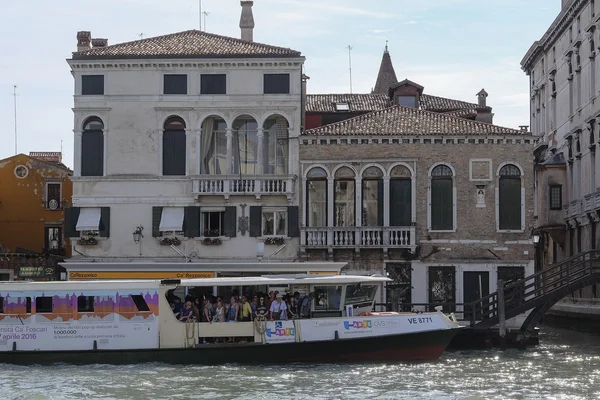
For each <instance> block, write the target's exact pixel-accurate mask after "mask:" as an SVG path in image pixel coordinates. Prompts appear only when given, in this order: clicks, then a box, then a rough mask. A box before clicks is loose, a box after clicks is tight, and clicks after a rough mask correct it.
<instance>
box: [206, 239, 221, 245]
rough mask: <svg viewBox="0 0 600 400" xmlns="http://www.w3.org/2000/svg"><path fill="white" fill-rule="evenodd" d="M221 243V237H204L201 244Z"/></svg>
mask: <svg viewBox="0 0 600 400" xmlns="http://www.w3.org/2000/svg"><path fill="white" fill-rule="evenodd" d="M221 243H222V241H221V238H219V237H213V238H209V237H207V238H204V240H203V241H202V244H204V245H206V246H218V245H220V244H221Z"/></svg>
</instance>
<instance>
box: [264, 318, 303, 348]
mask: <svg viewBox="0 0 600 400" xmlns="http://www.w3.org/2000/svg"><path fill="white" fill-rule="evenodd" d="M265 339H266V342H267V343H290V342H295V341H296V328H295V327H294V321H267V330H266V331H265Z"/></svg>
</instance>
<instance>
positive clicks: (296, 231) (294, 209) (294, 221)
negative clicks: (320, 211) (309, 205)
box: [287, 206, 300, 238]
mask: <svg viewBox="0 0 600 400" xmlns="http://www.w3.org/2000/svg"><path fill="white" fill-rule="evenodd" d="M287 214H288V215H287V217H288V236H289V237H293V238H294V237H298V236H300V227H299V225H298V206H289V207H288V208H287Z"/></svg>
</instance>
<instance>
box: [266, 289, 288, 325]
mask: <svg viewBox="0 0 600 400" xmlns="http://www.w3.org/2000/svg"><path fill="white" fill-rule="evenodd" d="M269 311H270V314H271V315H270V316H271V321H274V320H286V319H287V306H286V304H285V303H284V301H283V295H282V294H281V293H278V294H277V295H276V297H275V301H274V302H273V303H271V308H270V309H269Z"/></svg>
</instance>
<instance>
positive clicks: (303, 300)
mask: <svg viewBox="0 0 600 400" xmlns="http://www.w3.org/2000/svg"><path fill="white" fill-rule="evenodd" d="M313 297H314V294H313V293H310V294H309V295H308V296H306V295H300V299H299V300H298V314H299V316H300V318H309V317H310V306H311V302H312V299H313Z"/></svg>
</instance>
